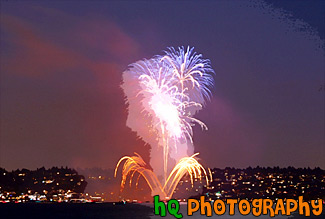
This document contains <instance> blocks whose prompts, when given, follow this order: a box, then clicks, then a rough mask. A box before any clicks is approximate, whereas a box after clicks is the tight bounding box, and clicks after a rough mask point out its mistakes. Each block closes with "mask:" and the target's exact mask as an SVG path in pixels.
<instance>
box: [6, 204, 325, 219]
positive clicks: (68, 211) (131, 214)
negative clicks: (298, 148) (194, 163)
mask: <svg viewBox="0 0 325 219" xmlns="http://www.w3.org/2000/svg"><path fill="white" fill-rule="evenodd" d="M186 209H187V205H186V204H182V205H181V208H180V211H179V212H180V213H182V214H183V218H191V219H195V218H207V217H206V216H204V215H203V216H202V215H200V214H199V212H196V213H194V214H193V216H187V214H186ZM0 212H1V218H22V217H28V216H32V217H33V218H95V219H96V218H152V219H159V218H165V219H169V218H171V219H172V218H175V217H173V216H172V215H169V214H167V215H166V217H160V216H156V215H154V210H153V204H152V203H148V204H125V205H118V204H114V203H82V204H81V203H18V204H14V203H6V204H0ZM324 216H325V214H324V211H323V214H322V215H320V216H318V217H316V216H313V215H311V216H310V217H308V218H311V219H313V218H324ZM212 218H224V219H229V218H234V219H235V218H245V219H251V218H256V217H255V216H253V215H247V216H242V215H239V214H238V211H237V209H236V211H235V215H234V216H229V215H227V212H226V213H225V214H224V215H222V216H217V215H213V216H212ZM258 218H261V219H266V218H271V217H269V216H267V215H261V216H259V217H258ZM274 218H276V219H283V218H290V219H300V218H305V217H304V216H299V215H298V214H297V213H296V212H295V213H294V214H293V215H291V216H276V217H274Z"/></svg>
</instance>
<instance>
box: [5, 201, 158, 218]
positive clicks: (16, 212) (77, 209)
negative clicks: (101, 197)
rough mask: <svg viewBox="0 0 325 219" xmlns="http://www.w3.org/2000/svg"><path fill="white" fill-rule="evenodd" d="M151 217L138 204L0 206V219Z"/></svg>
mask: <svg viewBox="0 0 325 219" xmlns="http://www.w3.org/2000/svg"><path fill="white" fill-rule="evenodd" d="M151 215H153V210H152V208H150V207H147V206H143V205H139V204H126V205H113V203H89V204H87V203H85V204H78V203H76V204H73V203H56V204H55V203H24V204H20V203H18V204H11V203H6V204H0V218H150V216H151Z"/></svg>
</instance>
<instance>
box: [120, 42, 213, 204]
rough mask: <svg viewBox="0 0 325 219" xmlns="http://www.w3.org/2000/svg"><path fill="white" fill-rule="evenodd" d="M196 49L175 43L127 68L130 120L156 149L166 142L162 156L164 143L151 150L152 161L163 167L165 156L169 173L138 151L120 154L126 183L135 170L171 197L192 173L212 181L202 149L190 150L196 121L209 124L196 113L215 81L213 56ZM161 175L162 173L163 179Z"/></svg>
mask: <svg viewBox="0 0 325 219" xmlns="http://www.w3.org/2000/svg"><path fill="white" fill-rule="evenodd" d="M193 49H194V48H190V47H187V49H184V48H183V47H180V48H178V50H175V49H174V48H169V49H168V50H167V51H165V55H163V56H155V57H153V58H151V59H149V60H146V59H145V60H142V61H138V62H136V63H133V64H131V65H130V67H129V69H128V70H126V71H125V72H124V73H123V85H122V88H123V90H124V93H125V95H126V98H127V99H126V102H127V103H128V104H129V107H128V109H129V115H128V121H127V125H128V126H129V127H130V128H131V129H132V130H133V131H136V132H137V134H138V135H139V136H140V137H141V138H142V139H143V140H144V141H146V142H147V143H149V144H150V145H151V147H152V151H155V150H154V149H153V148H156V147H158V148H162V150H161V151H162V153H161V155H160V156H159V152H160V150H159V149H157V150H156V151H158V152H155V153H154V152H152V153H151V160H152V159H154V160H155V165H153V163H151V164H152V165H151V166H155V167H157V165H156V164H157V162H158V163H159V161H161V162H160V167H161V166H163V174H159V172H160V171H155V168H154V167H153V171H151V170H150V169H149V168H147V165H146V164H145V162H144V161H143V159H142V158H141V156H140V155H138V154H136V155H135V156H132V157H128V156H126V157H123V158H121V159H120V161H119V162H118V164H117V166H116V170H115V171H117V168H118V167H119V165H120V163H121V162H122V161H124V160H125V163H124V165H123V170H122V182H121V188H123V187H124V184H125V183H126V180H127V177H128V176H129V180H130V181H129V182H130V185H131V184H132V179H133V176H134V174H135V173H138V174H139V177H140V176H142V177H144V178H145V180H146V182H147V183H148V185H149V187H150V188H151V190H152V192H153V193H158V194H163V195H164V197H169V198H170V197H171V196H172V194H173V191H174V189H175V188H176V186H177V183H178V182H179V180H180V179H181V178H182V177H183V176H184V175H185V174H186V173H188V174H189V175H190V176H191V179H193V177H194V178H202V177H205V178H206V181H207V183H208V182H209V179H208V174H207V172H206V171H205V169H204V168H203V166H202V165H201V164H199V163H198V161H197V160H196V158H195V156H196V155H197V154H194V155H192V156H188V155H187V149H189V148H190V146H191V145H192V143H193V141H192V136H193V130H192V127H193V126H194V125H195V124H198V125H200V126H201V128H202V129H207V126H206V125H205V124H204V123H203V122H202V121H200V120H198V119H196V118H194V117H193V116H194V114H195V113H196V112H197V111H199V110H200V109H202V107H203V105H204V103H205V101H206V100H209V98H210V96H211V92H210V88H211V87H212V86H213V76H212V74H213V70H212V68H211V66H210V61H209V60H207V59H203V58H202V55H201V54H196V53H195V52H194V51H193ZM184 145H185V147H184ZM180 149H182V150H180ZM170 159H174V160H175V161H176V163H177V164H176V166H175V167H174V168H172V169H171V168H170V167H169V165H168V161H169V160H170ZM158 166H159V164H158ZM156 169H158V168H156ZM169 170H170V171H169ZM157 176H159V177H160V178H162V179H161V180H158V177H157ZM139 177H138V178H139ZM137 182H138V180H137ZM192 183H193V180H192Z"/></svg>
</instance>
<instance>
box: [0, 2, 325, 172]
mask: <svg viewBox="0 0 325 219" xmlns="http://www.w3.org/2000/svg"><path fill="white" fill-rule="evenodd" d="M270 2H271V3H273V6H271V5H270ZM281 2H282V3H281ZM323 11H324V3H323V2H321V1H311V2H310V1H308V3H307V2H306V1H297V2H296V1H284V2H283V1H280V2H279V1H276V2H273V1H267V3H265V2H262V1H247V2H246V1H200V2H198V1H191V2H177V3H176V2H174V1H167V2H163V1H158V2H146V1H141V2H134V1H130V2H128V1H114V2H106V1H96V2H87V1H82V2H78V3H77V2H76V1H58V2H53V1H49V2H42V3H40V2H33V1H28V2H27V3H24V2H17V1H7V2H5V1H2V2H1V21H0V24H1V49H0V51H1V60H0V61H1V69H0V70H1V71H0V72H1V99H0V103H1V130H0V131H1V132H0V137H1V138H0V166H1V167H4V168H7V169H9V170H10V169H16V168H23V167H25V168H32V169H34V168H37V167H40V166H46V167H51V166H54V165H55V166H61V165H64V166H65V165H68V166H72V167H94V166H98V167H102V168H113V167H114V165H115V164H116V162H117V161H118V159H119V158H120V157H121V156H123V155H131V154H133V152H134V151H136V152H138V153H139V154H141V155H143V156H144V157H145V159H146V160H148V159H149V158H148V155H149V153H148V150H149V147H148V146H144V143H143V142H142V141H141V140H139V139H138V138H137V136H136V134H135V133H132V132H131V131H130V129H129V128H127V127H126V124H125V122H126V117H127V109H126V105H125V104H124V97H123V92H122V90H121V89H120V88H119V85H120V83H121V76H122V72H123V70H125V69H126V68H127V65H128V64H130V63H132V62H134V61H137V60H139V59H142V58H150V57H152V56H153V55H156V54H161V53H162V50H164V49H165V48H166V47H168V46H182V45H184V46H187V45H190V46H194V47H195V49H196V51H197V52H199V53H202V54H203V55H204V57H205V58H209V59H210V60H211V63H212V66H213V68H214V70H215V72H216V77H215V81H216V83H215V88H214V90H213V98H212V101H211V102H210V103H208V104H207V107H206V108H205V109H203V110H202V111H201V112H200V113H199V114H198V115H197V117H198V118H199V119H201V120H202V121H204V122H205V123H206V124H207V126H208V127H209V130H208V131H206V132H202V131H201V130H200V129H199V128H195V130H194V131H195V133H194V143H195V151H197V152H200V158H201V159H202V163H203V164H205V165H208V166H210V167H221V168H222V167H225V166H231V167H247V166H249V165H250V166H256V165H260V166H281V167H283V166H289V165H291V166H295V167H308V166H310V167H315V166H320V167H321V168H325V159H324V157H325V149H324V147H325V137H324V133H325V128H324V123H325V122H324V121H325V118H324V112H325V111H324V93H325V92H324V89H325V88H324V70H325V67H324V66H325V65H324V41H323V40H324V29H325V23H324V15H323Z"/></svg>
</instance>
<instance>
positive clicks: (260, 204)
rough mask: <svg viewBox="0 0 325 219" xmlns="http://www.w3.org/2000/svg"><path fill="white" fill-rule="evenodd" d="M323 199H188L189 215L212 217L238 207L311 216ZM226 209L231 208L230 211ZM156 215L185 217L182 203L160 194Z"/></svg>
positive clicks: (254, 211)
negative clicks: (164, 200)
mask: <svg viewBox="0 0 325 219" xmlns="http://www.w3.org/2000/svg"><path fill="white" fill-rule="evenodd" d="M322 203H323V200H322V199H318V200H311V201H310V203H308V202H306V201H303V196H299V198H298V201H297V200H295V199H284V200H283V199H278V200H277V201H276V203H274V202H273V201H272V200H271V199H253V200H252V202H251V203H250V202H249V201H247V200H246V199H242V200H238V199H227V200H226V201H223V200H220V199H217V200H214V201H213V202H210V201H205V197H204V196H201V197H200V200H196V199H188V200H187V216H192V215H193V214H194V213H197V214H201V215H205V216H207V217H211V216H212V215H213V212H214V213H215V214H216V215H218V216H221V215H225V214H228V215H230V216H232V215H235V209H238V211H239V213H240V214H241V215H248V214H253V215H254V216H256V217H258V216H261V215H269V216H270V217H274V216H277V215H282V216H285V215H286V216H290V215H291V214H292V213H293V212H295V211H298V212H299V215H303V216H307V217H308V216H310V215H311V214H313V215H315V216H318V215H321V214H322V211H323V204H322ZM226 209H229V210H228V211H227V210H226ZM154 210H155V212H154V213H155V215H160V216H161V217H165V216H166V215H167V212H168V213H169V214H170V215H172V216H174V217H175V218H183V214H182V213H180V203H179V201H178V200H176V199H170V200H169V201H167V203H165V202H163V201H160V199H159V195H156V196H154Z"/></svg>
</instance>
